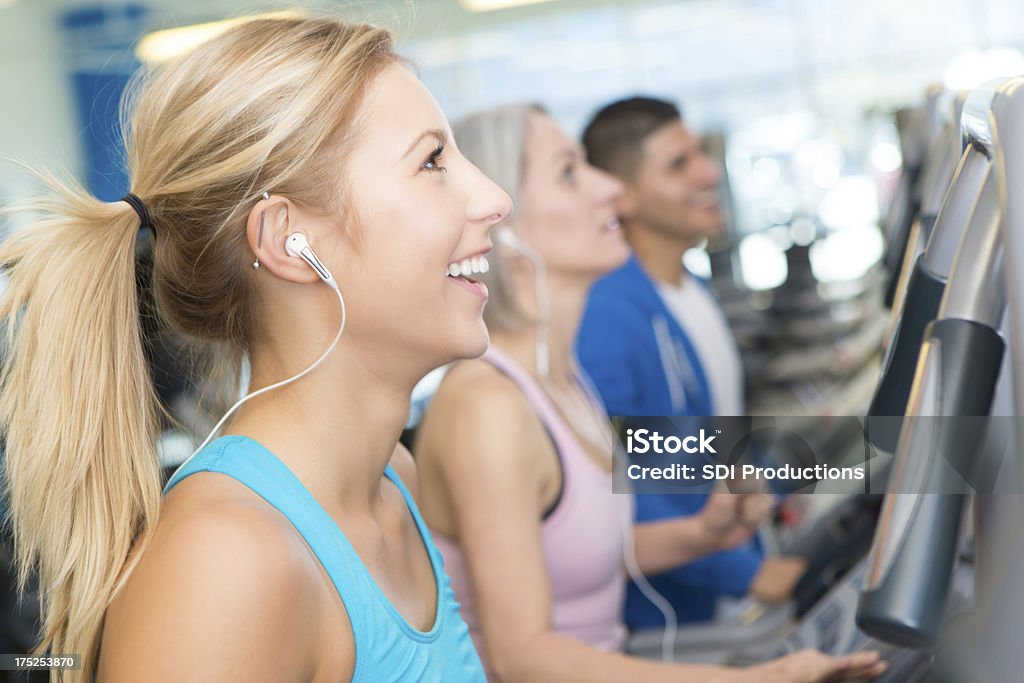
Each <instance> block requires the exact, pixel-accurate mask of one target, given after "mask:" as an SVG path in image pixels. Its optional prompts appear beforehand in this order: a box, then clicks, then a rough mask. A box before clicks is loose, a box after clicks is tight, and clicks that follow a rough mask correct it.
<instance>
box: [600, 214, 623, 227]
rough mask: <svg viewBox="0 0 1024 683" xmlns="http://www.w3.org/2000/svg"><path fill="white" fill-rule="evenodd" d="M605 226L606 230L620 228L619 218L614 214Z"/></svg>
mask: <svg viewBox="0 0 1024 683" xmlns="http://www.w3.org/2000/svg"><path fill="white" fill-rule="evenodd" d="M604 227H605V229H606V230H618V229H619V227H620V225H619V219H618V218H615V217H614V216H613V217H611V218H609V219H608V222H607V223H605V224H604Z"/></svg>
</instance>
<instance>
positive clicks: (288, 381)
mask: <svg viewBox="0 0 1024 683" xmlns="http://www.w3.org/2000/svg"><path fill="white" fill-rule="evenodd" d="M328 286H330V287H331V289H333V290H334V292H335V293H336V294H337V295H338V303H340V304H341V324H340V325H338V333H337V334H336V335H334V340H333V341H332V342H331V344H330V346H328V347H327V350H326V351H324V352H323V354H321V356H320V357H319V358H317V359H316V361H314V362H313V364H312V365H310V366H309V367H308V368H306V369H305V370H303V371H302V372H300V373H299V374H297V375H294V376H292V377H289V378H288V379H285V380H281V381H280V382H277V383H275V384H271V385H270V386H266V387H263V388H262V389H258V390H256V391H254V392H252V393H250V394H246V395H245V396H243V397H242V398H240V399H238V401H236V402H235V405H233V406H231V408H230V409H229V410H228V412H226V413H224V416H223V417H221V418H220V421H219V422H217V424H216V425H214V427H213V429H212V430H210V433H209V434H207V435H206V438H205V439H203V442H202V443H201V444H199V447H198V448H196V450H195V451H194V452H193V453H192V455H190V456H188V457H187V458H186V459H185V461H184V462H183V463H181V464H180V465H178V467H177V469H175V473H177V471H178V470H180V469H181V468H182V467H184V466H185V465H186V464H188V461H189V460H191V459H192V458H194V457H196V455H198V453H199V451H201V450H203V448H204V447H205V446H206V444H208V443H209V442H210V439H212V438H213V437H214V435H215V434H216V433H217V432H218V431H220V428H221V427H222V426H223V425H224V423H225V422H226V421H227V419H228V418H229V417H231V415H232V413H234V412H235V411H236V410H238V408H239V407H240V406H241V405H242V404H243V403H245V402H246V401H248V400H249V399H251V398H256V397H257V396H259V395H261V394H265V393H267V392H268V391H272V390H274V389H279V388H281V387H283V386H285V385H286V384H291V383H292V382H294V381H296V380H299V379H302V378H303V377H305V376H306V375H308V374H309V373H310V372H312V371H313V369H314V368H316V367H317V366H318V365H320V363H322V362H323V360H324V359H325V358H327V356H328V355H330V353H331V351H333V350H334V347H335V346H337V345H338V341H339V340H340V339H341V333H342V332H344V331H345V298H344V297H343V296H342V295H341V290H340V289H339V288H338V287H337V286H333V285H328Z"/></svg>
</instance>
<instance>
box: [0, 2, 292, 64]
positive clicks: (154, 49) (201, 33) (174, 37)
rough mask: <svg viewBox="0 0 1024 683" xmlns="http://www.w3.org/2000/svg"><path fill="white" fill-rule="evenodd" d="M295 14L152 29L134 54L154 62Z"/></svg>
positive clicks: (257, 16)
mask: <svg viewBox="0 0 1024 683" xmlns="http://www.w3.org/2000/svg"><path fill="white" fill-rule="evenodd" d="M0 1H2V0H0ZM297 16H302V13H301V12H298V11H293V10H290V11H285V12H269V13H266V14H254V15H251V16H247V17H239V18H237V19H224V20H222V21H211V22H207V23H205V24H193V25H191V26H179V27H178V28H169V29H165V30H162V31H153V32H152V33H149V34H147V35H145V36H143V37H142V39H141V40H139V45H138V47H136V48H135V54H136V55H138V57H139V59H140V60H141V61H143V62H145V63H146V64H157V63H159V62H165V61H167V60H168V59H172V58H174V57H177V56H178V55H181V54H185V53H186V52H189V51H191V50H193V49H195V47H196V46H198V45H200V44H201V43H204V42H206V41H207V40H209V39H210V38H213V37H214V36H216V35H218V34H220V33H223V32H224V31H226V30H228V29H229V28H231V27H233V26H237V25H239V24H241V23H244V22H246V21H252V20H253V19H271V18H287V17H297Z"/></svg>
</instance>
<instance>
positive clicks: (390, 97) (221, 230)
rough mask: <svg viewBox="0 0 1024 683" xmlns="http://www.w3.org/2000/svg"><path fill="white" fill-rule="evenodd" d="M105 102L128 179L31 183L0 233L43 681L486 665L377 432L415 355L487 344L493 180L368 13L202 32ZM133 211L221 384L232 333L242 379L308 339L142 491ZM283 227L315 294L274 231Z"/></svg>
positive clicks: (414, 368)
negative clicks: (113, 198) (85, 188)
mask: <svg viewBox="0 0 1024 683" xmlns="http://www.w3.org/2000/svg"><path fill="white" fill-rule="evenodd" d="M127 130H128V134H127V140H126V148H127V153H128V164H129V172H130V178H131V195H132V196H129V197H127V198H126V201H121V202H115V203H103V202H100V201H98V200H96V199H95V198H93V197H90V196H88V195H86V194H85V193H83V192H82V191H81V190H80V189H78V188H74V187H69V186H66V185H61V184H59V183H56V182H54V183H52V184H53V185H54V188H55V192H54V193H53V195H52V196H50V197H47V198H44V199H40V200H37V201H34V202H32V203H30V204H29V205H27V206H24V207H22V208H24V209H26V210H30V211H32V212H33V213H34V214H35V215H37V216H38V220H37V222H35V223H34V224H33V225H30V226H29V227H28V228H26V229H24V230H21V231H19V232H17V233H15V234H14V235H13V236H12V237H10V238H9V239H8V240H7V241H6V242H5V243H4V244H3V245H2V246H0V263H3V264H4V266H5V268H6V272H7V275H8V277H9V281H10V284H9V285H8V287H7V289H6V290H5V292H4V294H3V299H2V304H0V316H2V318H3V320H4V321H5V323H6V330H5V332H6V338H7V345H8V357H7V359H6V361H5V365H4V367H3V373H2V376H0V382H2V385H0V390H2V393H0V419H2V427H3V430H4V434H5V438H6V462H5V477H6V481H7V486H8V495H9V498H10V513H11V517H10V521H11V524H12V528H13V531H14V535H15V543H16V552H17V562H18V569H19V577H20V580H21V582H22V585H24V583H25V581H26V580H27V578H28V576H29V575H30V574H31V573H33V572H38V575H39V583H40V599H41V607H42V638H41V641H40V643H39V646H38V648H37V652H40V653H42V652H49V653H51V654H78V655H80V656H81V658H82V659H81V661H82V667H81V669H80V670H77V671H55V672H54V680H57V681H62V682H72V681H73V682H78V681H91V680H97V681H102V682H103V683H121V682H131V683H138V682H140V681H146V682H147V683H159V682H162V681H168V682H170V681H174V682H175V683H177V682H180V681H246V682H247V683H252V682H258V681H267V682H270V681H273V682H274V683H286V682H288V681H296V682H298V681H302V682H307V681H332V682H335V681H348V680H353V681H384V680H387V681H393V680H423V681H442V680H443V681H446V682H450V681H456V682H458V681H474V682H475V681H482V680H484V679H483V673H482V669H481V667H480V662H479V659H478V657H477V654H476V652H475V650H474V649H473V646H472V642H471V640H470V639H469V636H468V633H467V630H466V627H465V624H464V623H463V622H462V620H461V618H460V617H459V614H458V611H457V605H456V603H455V602H454V600H453V598H452V593H451V590H450V588H449V585H448V580H447V577H446V576H445V574H444V571H443V569H442V567H441V563H440V556H439V554H438V552H437V549H436V548H435V546H434V545H433V543H432V541H431V539H430V536H429V534H428V533H427V531H426V528H425V526H424V525H423V523H422V519H421V518H420V515H419V512H418V510H417V508H416V505H415V503H414V502H413V495H414V493H415V488H416V487H415V471H414V469H413V465H412V461H411V459H410V458H409V455H408V452H406V451H405V450H404V449H402V448H401V447H400V446H398V445H397V442H398V436H399V434H400V432H401V429H402V426H403V424H404V422H405V417H406V414H407V411H408V404H409V396H410V393H411V390H412V388H413V386H414V385H415V383H416V382H417V381H418V380H419V379H420V378H421V377H422V376H423V375H424V374H426V373H427V372H428V371H429V370H431V369H432V368H434V367H437V366H439V365H443V364H445V363H448V362H450V361H452V360H455V359H458V358H467V357H473V356H477V355H479V354H481V353H483V351H484V350H485V348H486V345H487V333H486V329H485V327H484V324H483V322H482V319H481V313H482V309H483V304H484V300H485V298H486V291H485V290H484V289H483V288H482V287H481V286H480V285H478V284H476V283H475V282H474V281H473V280H472V279H471V278H469V277H465V276H466V275H469V274H470V271H471V270H473V269H474V268H485V267H486V266H485V265H484V262H485V260H486V259H485V257H484V256H483V254H484V253H486V251H487V250H488V249H489V246H490V242H489V238H488V232H489V230H490V229H491V228H492V227H493V226H494V224H495V223H497V222H499V221H500V220H501V219H502V218H504V217H505V216H506V215H507V214H508V213H509V211H510V206H509V200H508V197H507V195H505V193H504V192H502V191H501V190H499V189H498V188H497V187H496V186H495V185H494V184H493V183H491V182H490V181H489V180H488V179H487V178H486V177H485V176H483V175H482V174H481V173H480V172H479V171H478V170H477V169H476V168H475V167H474V166H472V165H471V164H470V163H469V162H468V161H466V159H465V158H464V157H462V156H461V155H460V154H459V153H458V151H457V150H456V149H455V148H454V145H453V144H452V143H451V135H450V130H449V127H448V124H447V122H446V121H445V118H444V116H443V114H442V113H441V111H440V109H439V107H438V106H437V104H436V102H435V101H434V100H433V98H432V97H431V96H430V94H429V93H428V92H427V91H426V90H425V89H424V88H423V86H422V85H421V84H420V83H419V82H418V81H417V80H416V78H415V77H414V76H413V75H412V74H411V73H410V72H409V71H408V70H407V69H406V68H405V67H404V66H402V64H401V61H400V60H399V59H398V58H397V57H396V55H395V53H394V51H393V47H392V43H391V38H390V36H389V35H388V34H387V33H386V32H384V31H382V30H380V29H376V28H373V27H370V26H365V25H352V24H347V23H343V22H340V21H336V20H331V19H275V20H252V21H249V22H246V23H244V24H242V25H240V26H238V27H236V28H233V29H231V30H230V31H228V32H226V33H223V34H221V35H220V36H218V37H216V38H214V39H212V40H210V41H209V42H207V43H205V44H203V45H201V46H200V47H198V48H197V49H196V50H194V51H193V52H192V53H191V54H189V55H187V56H184V57H183V58H181V59H179V60H178V61H176V62H173V63H171V64H169V65H166V66H164V67H161V68H160V69H159V70H158V71H155V72H153V73H151V74H148V75H147V76H146V79H145V81H144V83H143V85H142V87H141V88H140V89H139V91H138V95H137V97H136V98H135V99H134V103H133V106H132V114H131V118H130V122H129V125H128V127H127ZM143 223H148V227H150V228H151V230H152V233H153V237H152V239H153V248H154V265H153V272H152V280H153V288H154V296H155V300H156V304H157V311H158V314H159V316H160V318H161V321H162V322H163V323H164V324H166V325H167V326H168V327H169V328H170V329H172V330H173V331H175V332H177V333H179V334H180V335H182V336H183V337H184V338H186V339H187V340H189V341H190V342H192V343H193V344H194V345H195V346H196V348H197V349H198V350H201V351H203V352H204V353H205V356H207V357H208V358H209V359H211V368H212V369H214V370H216V371H217V374H216V376H218V377H221V378H223V379H222V381H221V384H220V386H222V387H224V390H225V395H224V397H225V398H226V397H230V395H231V393H233V392H232V389H233V388H234V387H237V386H238V378H239V372H240V369H241V367H242V362H243V358H247V359H248V362H249V365H250V367H251V383H250V387H249V389H250V391H255V390H257V389H260V388H265V387H269V386H271V385H273V384H275V383H278V382H281V381H282V380H285V379H288V378H292V377H295V376H296V375H298V374H300V373H302V372H303V371H304V370H305V369H307V368H309V367H310V366H311V365H313V364H314V362H315V361H317V359H320V362H319V364H318V365H316V367H315V368H314V369H313V370H312V371H310V372H309V373H308V374H305V375H303V376H301V377H300V378H299V379H296V380H295V381H293V382H292V383H290V384H288V385H287V386H283V387H281V388H277V389H274V390H272V391H269V392H267V393H264V394H262V395H259V396H257V397H254V398H253V399H252V400H250V401H247V402H245V403H243V404H242V405H241V406H240V407H239V409H238V410H237V412H235V413H234V414H233V415H232V419H231V421H230V422H228V423H227V425H226V427H225V428H224V430H223V431H222V434H223V436H221V437H219V438H217V439H215V440H213V441H212V442H211V443H210V444H209V445H207V446H206V447H205V448H203V449H202V450H200V451H199V452H198V453H196V454H195V455H194V456H193V458H191V459H190V460H189V461H188V462H187V463H186V464H185V465H184V466H183V467H182V468H181V469H180V470H179V471H178V472H177V474H176V475H175V477H174V478H173V479H172V480H171V482H169V483H168V485H167V487H166V489H164V491H163V492H162V491H161V482H160V472H159V468H158V465H157V458H156V451H155V436H156V424H157V407H156V400H155V396H154V390H153V386H152V384H151V382H150V378H149V374H148V371H147V366H146V362H145V358H144V354H143V345H142V340H141V336H140V323H139V311H138V301H137V295H136V290H135V281H136V261H135V256H134V255H135V242H136V239H137V236H138V235H139V230H140V227H142V226H143ZM298 233H301V234H302V235H304V237H305V238H306V240H307V241H308V244H309V246H310V248H311V250H315V254H316V256H317V257H319V260H320V262H322V264H323V266H324V267H326V268H327V269H329V270H330V271H331V272H332V273H333V274H334V279H336V281H337V283H338V285H339V291H340V293H341V294H343V295H344V300H343V302H342V304H343V305H342V306H339V299H340V297H339V295H338V294H337V293H336V292H335V291H334V290H333V289H332V288H331V287H328V286H325V285H324V284H323V282H322V281H321V277H320V276H319V275H318V273H317V272H316V271H315V270H313V269H312V268H310V266H309V265H308V263H307V262H306V261H305V260H303V259H302V258H296V257H295V256H293V255H292V254H291V253H289V250H288V249H287V248H286V246H285V244H286V239H288V238H289V237H290V236H294V235H295V234H298ZM143 234H145V233H143ZM466 264H470V266H471V267H465V266H466ZM343 316H344V317H343ZM342 327H343V329H344V334H343V337H342V338H341V341H340V343H339V344H338V345H337V346H336V347H332V341H333V340H335V338H336V336H337V335H338V334H340V330H341V328H342ZM328 348H331V349H332V350H331V351H330V353H326V354H325V351H326V350H328ZM321 357H322V358H321ZM410 489H412V492H410Z"/></svg>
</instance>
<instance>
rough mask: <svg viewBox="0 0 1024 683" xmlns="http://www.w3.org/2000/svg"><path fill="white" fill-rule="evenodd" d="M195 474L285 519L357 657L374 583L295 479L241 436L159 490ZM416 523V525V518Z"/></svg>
mask: <svg viewBox="0 0 1024 683" xmlns="http://www.w3.org/2000/svg"><path fill="white" fill-rule="evenodd" d="M389 467H390V466H389ZM197 472H217V473H220V474H226V475H228V476H230V477H231V478H233V479H235V480H237V481H239V482H241V483H242V484H244V485H245V486H247V487H248V488H249V489H251V490H252V491H253V492H255V493H256V494H257V495H259V496H260V497H261V498H263V499H264V500H265V501H267V502H268V503H270V504H271V505H273V506H274V507H275V508H276V509H277V510H278V511H280V512H281V514H283V515H284V516H285V517H287V518H288V521H289V522H291V524H292V525H293V526H294V527H295V529H296V531H298V532H299V533H300V534H301V535H302V537H303V538H304V539H305V541H306V543H307V544H308V545H309V547H310V549H311V550H312V551H313V553H314V554H315V555H316V557H317V559H318V560H319V561H320V563H321V565H323V567H324V570H325V571H326V572H327V574H328V576H330V578H331V582H332V583H333V584H334V588H335V590H337V591H338V595H339V596H340V597H341V600H342V602H343V603H344V604H345V609H346V611H347V612H348V614H349V621H350V622H351V623H352V626H353V629H354V631H353V634H354V636H355V641H356V643H355V644H356V652H359V648H360V646H361V645H363V644H364V643H365V642H367V638H368V635H369V634H367V633H365V632H364V631H363V627H364V625H365V624H367V623H369V621H370V620H369V619H368V618H367V617H368V615H367V614H366V613H365V610H366V607H365V605H366V600H365V597H363V596H366V595H367V594H368V592H370V591H371V589H372V588H375V587H376V584H374V583H373V579H372V577H371V576H370V575H369V573H368V570H367V569H366V567H365V565H363V563H362V560H360V559H359V556H358V554H357V553H356V551H355V548H353V547H352V545H351V544H350V543H349V541H348V539H347V538H346V537H345V534H344V533H343V532H342V531H341V529H340V528H339V527H338V525H337V524H336V523H335V522H334V519H332V518H331V516H330V515H329V514H327V512H326V511H325V510H324V509H323V507H321V505H320V503H319V502H317V500H316V498H314V497H313V494H311V493H310V492H309V490H308V489H307V488H306V487H305V486H304V485H303V484H302V482H301V481H299V479H298V477H296V476H295V475H294V474H293V473H292V471H291V470H290V469H288V467H287V466H286V465H285V464H284V463H283V462H282V461H281V460H280V459H279V458H278V457H277V456H276V455H274V454H273V453H271V452H270V451H269V450H268V449H267V448H265V447H264V446H263V445H262V444H260V443H259V442H257V441H255V440H253V439H250V438H248V437H245V436H224V437H220V438H218V439H216V440H214V441H213V442H211V443H210V444H209V445H208V446H206V448H204V449H203V450H202V451H200V452H199V453H197V454H196V455H195V457H193V458H192V459H191V460H189V461H187V462H186V463H185V464H184V465H182V466H181V467H180V468H178V470H177V471H176V472H175V473H174V475H173V476H172V477H171V479H170V480H169V481H168V482H167V485H166V486H165V487H164V494H166V493H167V492H168V491H170V490H171V489H172V488H173V487H174V486H175V485H177V484H178V483H180V482H181V481H182V480H183V479H184V478H185V477H188V476H189V475H191V474H195V473H197ZM395 479H397V477H395V478H393V479H392V480H393V481H394V480H395ZM399 486H400V488H401V489H402V493H403V495H407V493H408V492H407V491H406V490H405V487H404V486H401V485H399ZM407 500H408V499H407ZM416 523H417V525H419V524H420V523H421V520H420V519H419V518H418V513H417V520H416Z"/></svg>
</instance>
